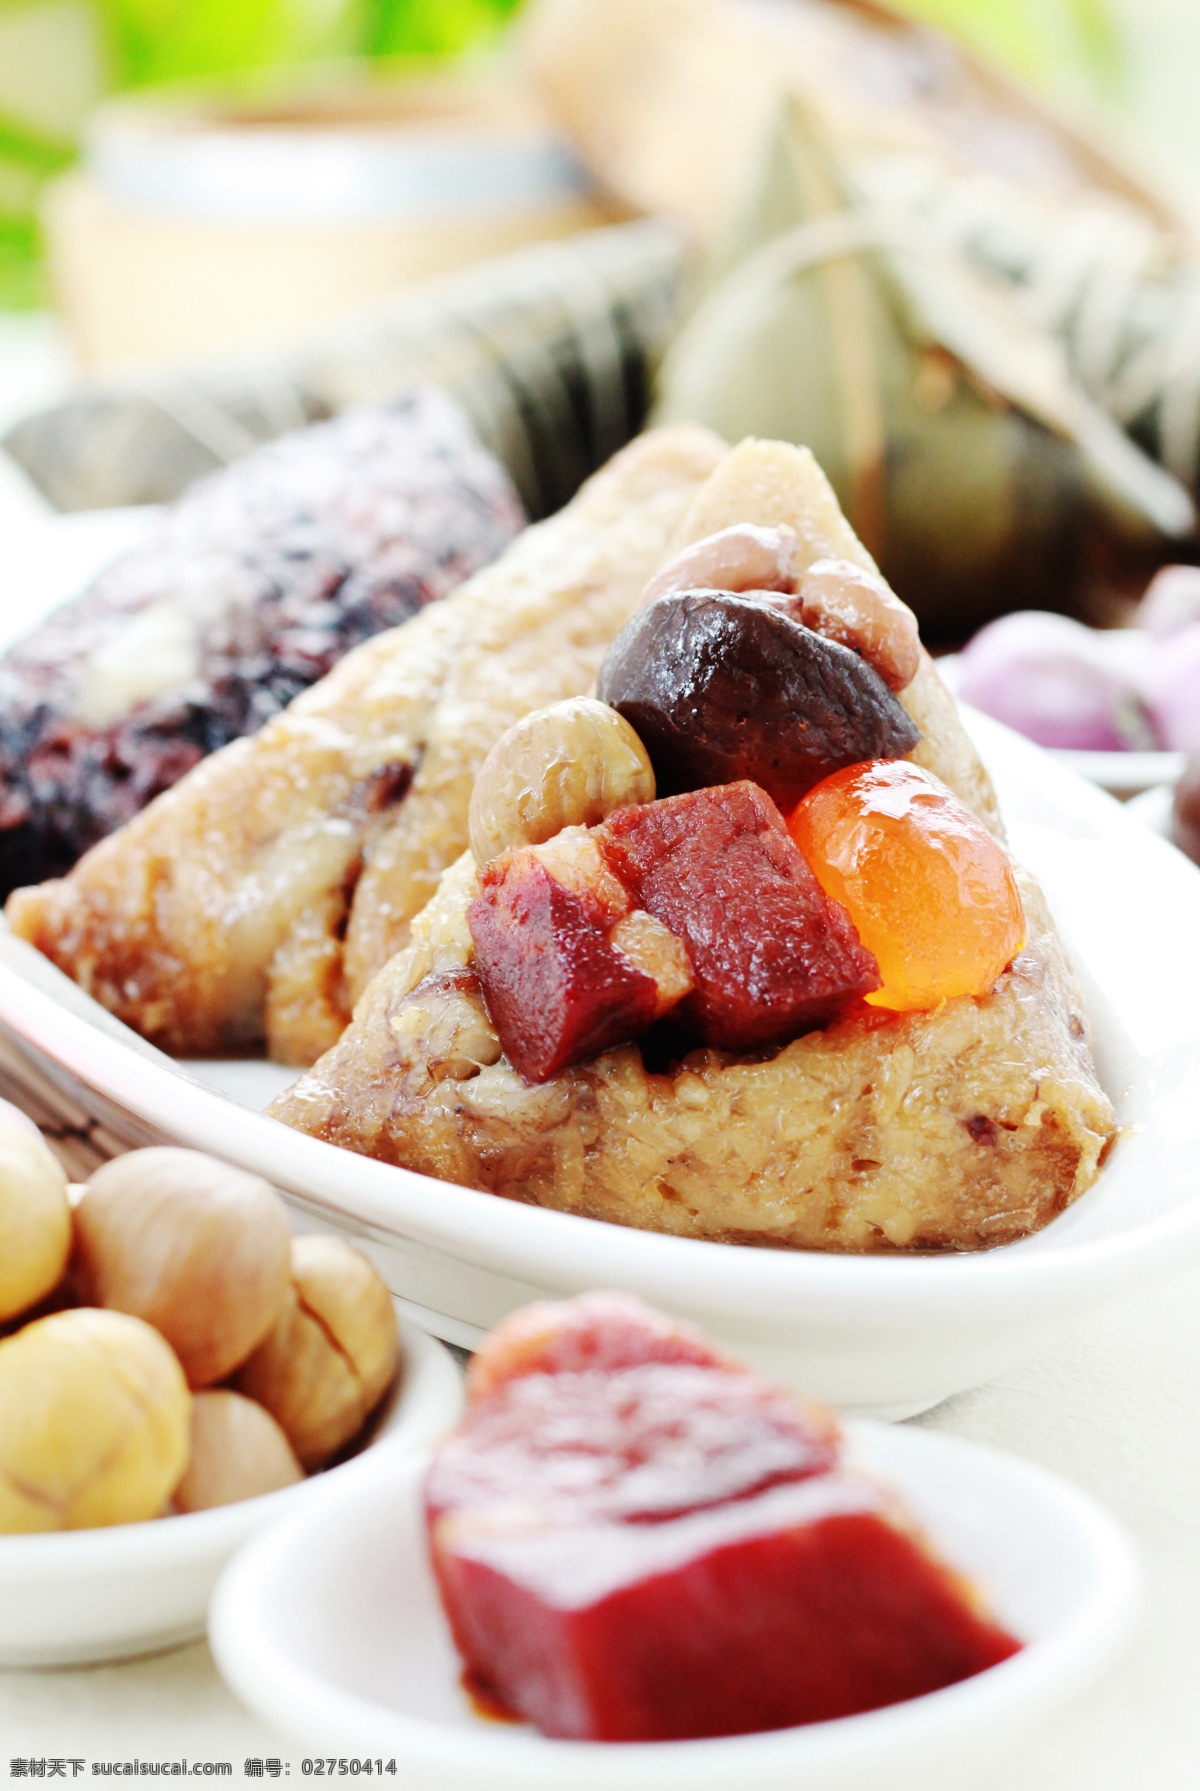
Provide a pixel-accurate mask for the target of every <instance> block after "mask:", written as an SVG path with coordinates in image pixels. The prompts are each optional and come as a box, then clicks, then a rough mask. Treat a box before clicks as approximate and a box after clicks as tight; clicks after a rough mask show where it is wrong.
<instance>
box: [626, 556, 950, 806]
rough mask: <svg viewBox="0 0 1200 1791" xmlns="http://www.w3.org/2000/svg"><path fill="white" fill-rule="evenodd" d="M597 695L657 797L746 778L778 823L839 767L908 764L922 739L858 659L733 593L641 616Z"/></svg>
mask: <svg viewBox="0 0 1200 1791" xmlns="http://www.w3.org/2000/svg"><path fill="white" fill-rule="evenodd" d="M597 694H598V695H599V697H600V699H601V701H602V702H605V703H608V704H609V705H610V706H611V707H612V708H614V709H616V710H617V711H618V713H619V714H621V715H623V716H624V717H625V719H626V720H627V721H628V722H629V723H630V724H631V726H632V727H633V728H634V729H635V731H636V732H637V734H638V736H639V737H640V739H641V740H642V742H643V743H644V745H645V747H646V750H647V752H648V753H649V754H650V759H651V762H652V763H653V766H654V775H655V779H656V783H657V789H658V793H659V795H660V796H669V795H675V794H678V793H680V792H682V791H685V790H696V789H701V788H704V787H705V786H706V785H709V784H725V783H734V782H737V781H738V780H739V779H742V778H750V779H751V780H752V781H753V782H755V783H757V784H760V785H761V786H762V787H763V789H765V790H767V791H768V792H769V794H770V795H771V796H772V797H773V798H774V800H775V801H776V802H777V803H778V804H779V806H780V808H782V809H783V810H784V811H785V812H786V811H787V810H788V809H790V808H792V807H794V806H795V804H796V803H797V802H799V800H800V798H801V797H802V796H804V795H805V794H806V793H807V792H808V791H809V790H811V789H812V787H813V786H814V784H818V783H820V781H821V779H822V778H824V777H828V776H829V775H830V774H831V773H832V772H834V771H838V770H840V769H841V768H842V766H844V765H856V764H859V763H860V762H861V761H862V760H864V759H899V758H904V757H905V756H906V755H907V754H908V753H910V752H911V751H912V749H913V747H914V746H915V745H916V744H917V741H918V740H919V739H920V737H921V734H920V729H919V728H918V727H917V725H916V723H915V722H914V721H913V719H912V717H911V716H910V715H909V714H908V712H907V710H905V709H904V707H903V706H902V704H901V703H900V702H899V701H898V700H897V698H896V697H895V696H894V695H893V693H892V691H891V690H889V688H888V686H887V685H886V684H885V682H884V680H883V679H882V678H881V677H880V676H879V673H878V672H876V671H875V670H874V669H873V668H872V667H871V666H870V665H868V664H867V662H866V660H865V659H862V658H860V656H859V655H858V654H857V653H854V652H851V651H850V649H849V648H847V647H843V646H839V645H838V643H837V642H836V641H831V640H827V639H826V638H825V637H824V636H823V635H820V634H816V633H815V632H814V631H813V630H812V629H811V628H806V627H805V626H804V625H803V623H801V622H798V621H796V620H795V619H794V618H793V617H792V616H789V615H788V614H786V612H785V611H784V610H782V609H781V608H779V607H777V606H776V605H775V604H773V603H771V602H770V601H769V600H766V599H763V598H757V597H754V596H739V595H735V594H734V593H733V592H731V591H684V592H679V593H676V594H673V595H671V596H667V597H660V598H659V599H658V600H657V601H656V602H654V603H651V604H649V605H648V606H647V607H646V608H644V609H640V610H638V611H637V612H636V613H635V614H634V616H633V617H632V618H631V619H630V621H629V622H627V623H626V625H625V627H624V628H623V629H622V630H621V632H620V634H619V635H618V636H617V638H616V640H615V641H614V642H613V644H612V646H611V647H610V648H609V650H608V652H607V654H606V655H605V659H604V663H603V665H602V666H601V668H600V677H599V681H598V684H597Z"/></svg>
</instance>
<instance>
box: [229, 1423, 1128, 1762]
mask: <svg viewBox="0 0 1200 1791" xmlns="http://www.w3.org/2000/svg"><path fill="white" fill-rule="evenodd" d="M848 1432H849V1438H850V1442H851V1446H852V1449H853V1451H854V1453H855V1455H856V1456H857V1458H858V1459H859V1460H860V1461H861V1462H863V1464H864V1465H866V1466H868V1467H870V1468H872V1469H873V1470H875V1471H876V1472H878V1473H879V1474H880V1475H882V1476H883V1477H884V1478H886V1479H887V1480H889V1481H891V1482H892V1483H893V1484H894V1485H896V1486H898V1487H899V1488H900V1490H901V1492H902V1493H903V1495H904V1497H905V1499H906V1500H907V1502H908V1503H909V1505H910V1506H911V1508H912V1509H913V1511H914V1512H915V1514H916V1516H917V1517H918V1519H919V1520H920V1521H921V1523H922V1524H923V1525H924V1527H925V1528H926V1529H927V1531H928V1533H929V1534H930V1536H931V1537H932V1538H933V1540H934V1542H935V1545H936V1546H937V1547H938V1548H939V1550H940V1551H941V1552H942V1553H943V1554H944V1555H945V1556H946V1557H947V1558H948V1559H949V1560H950V1561H951V1562H952V1564H953V1565H955V1566H956V1567H958V1568H960V1569H961V1570H962V1571H963V1572H965V1573H966V1574H968V1575H969V1577H970V1578H971V1579H972V1580H973V1581H975V1582H976V1583H977V1584H978V1585H979V1586H981V1587H982V1589H983V1590H984V1592H985V1595H986V1596H987V1597H988V1599H989V1602H990V1603H991V1605H992V1607H993V1609H994V1610H995V1612H996V1614H997V1616H998V1617H999V1619H1000V1621H1001V1622H1002V1623H1004V1624H1005V1625H1006V1626H1007V1627H1008V1628H1010V1629H1011V1630H1012V1632H1013V1634H1015V1635H1016V1636H1017V1637H1018V1638H1019V1639H1020V1640H1021V1641H1022V1642H1024V1643H1025V1644H1026V1645H1025V1647H1024V1648H1023V1649H1022V1650H1021V1652H1020V1653H1019V1654H1017V1655H1015V1656H1014V1657H1013V1658H1012V1659H1010V1660H1008V1661H1005V1662H1003V1663H1002V1664H1001V1665H999V1666H997V1667H992V1668H990V1669H989V1670H988V1671H987V1672H984V1673H981V1674H978V1675H977V1676H976V1677H975V1678H973V1679H970V1680H966V1681H964V1682H963V1683H962V1684H960V1685H956V1686H950V1687H948V1688H947V1689H946V1690H944V1691H939V1692H934V1693H932V1694H930V1695H928V1696H926V1697H922V1698H914V1699H911V1700H910V1701H909V1702H907V1703H905V1704H899V1705H894V1706H892V1707H891V1708H890V1709H887V1710H881V1711H874V1712H871V1713H870V1714H868V1715H865V1716H855V1717H846V1718H843V1719H841V1720H840V1721H837V1722H830V1723H818V1724H812V1725H810V1726H808V1727H806V1728H799V1729H784V1730H779V1731H776V1732H775V1733H773V1734H763V1735H752V1736H735V1737H729V1738H728V1739H721V1740H715V1741H692V1742H659V1743H654V1744H630V1743H625V1744H621V1745H619V1746H618V1745H613V1744H608V1745H605V1744H597V1743H581V1742H561V1741H547V1740H545V1739H543V1738H542V1737H541V1736H539V1735H537V1734H536V1733H534V1731H533V1730H531V1729H529V1728H527V1727H525V1726H520V1727H517V1726H511V1725H498V1724H496V1723H494V1722H487V1721H484V1720H482V1719H481V1718H479V1717H478V1716H476V1715H475V1714H474V1712H473V1711H472V1709H471V1706H470V1704H469V1702H468V1700H467V1698H466V1696H465V1695H464V1693H463V1691H462V1690H461V1688H460V1685H459V1681H458V1668H459V1663H458V1660H457V1656H456V1655H455V1652H454V1648H453V1645H452V1643H451V1640H450V1636H449V1632H448V1630H447V1628H446V1624H445V1620H444V1618H443V1616H442V1613H441V1608H440V1605H439V1603H438V1599H437V1593H436V1590H435V1588H434V1583H433V1578H432V1575H431V1573H430V1570H429V1566H428V1561H427V1558H426V1551H425V1539H424V1531H423V1525H422V1519H421V1512H420V1495H419V1487H420V1475H421V1471H422V1467H421V1464H419V1463H414V1462H412V1461H409V1462H407V1463H405V1464H404V1465H403V1467H400V1466H396V1467H392V1466H390V1465H389V1466H388V1467H387V1469H386V1470H385V1471H384V1472H382V1473H378V1474H375V1475H372V1476H371V1477H370V1478H369V1479H368V1478H364V1479H362V1480H360V1481H359V1482H358V1484H357V1485H356V1486H355V1487H353V1488H350V1487H347V1488H346V1489H345V1490H344V1491H342V1492H340V1493H334V1492H333V1491H332V1490H331V1492H330V1495H329V1497H328V1498H326V1499H323V1500H322V1501H321V1503H320V1504H319V1505H318V1504H314V1505H312V1506H311V1507H310V1508H309V1509H308V1510H307V1511H305V1512H304V1513H302V1514H301V1515H300V1516H299V1517H298V1518H296V1519H294V1520H293V1521H291V1522H289V1523H287V1524H283V1525H280V1526H279V1527H278V1528H277V1529H273V1530H271V1531H270V1532H269V1533H267V1534H264V1535H263V1536H261V1537H260V1538H259V1539H258V1540H257V1541H255V1542H254V1543H253V1544H251V1546H250V1547H249V1548H247V1549H246V1550H245V1551H244V1552H243V1553H242V1554H241V1555H239V1556H238V1558H237V1560H236V1561H235V1562H234V1563H233V1565H232V1566H231V1567H230V1568H229V1570H228V1571H227V1572H226V1574H225V1575H224V1576H223V1578H222V1580H221V1583H220V1585H219V1587H218V1589H217V1594H216V1597H215V1599H214V1601H213V1607H212V1612H211V1616H210V1620H209V1637H210V1641H211V1643H212V1647H213V1652H214V1653H215V1655H216V1658H217V1664H218V1666H219V1667H220V1669H221V1672H222V1673H223V1675H224V1676H225V1678H226V1679H227V1680H228V1682H229V1684H230V1685H231V1686H232V1687H233V1689H234V1691H236V1692H237V1693H238V1695H239V1696H240V1697H241V1698H242V1699H243V1701H244V1702H245V1703H247V1704H248V1705H249V1706H250V1708H251V1709H252V1710H253V1711H255V1712H256V1713H257V1714H258V1715H259V1716H261V1717H262V1718H263V1719H264V1721H266V1722H268V1723H270V1724H271V1725H272V1726H273V1727H276V1728H279V1729H281V1730H282V1731H283V1732H284V1733H286V1734H288V1735H290V1736H292V1737H294V1738H295V1740H296V1741H297V1743H299V1744H300V1745H301V1746H303V1747H309V1748H311V1749H312V1750H313V1753H314V1754H316V1753H321V1754H334V1755H337V1754H354V1755H357V1756H363V1755H367V1754H369V1755H371V1756H373V1757H382V1758H384V1759H385V1760H387V1759H392V1758H394V1759H395V1761H396V1766H397V1777H396V1782H397V1784H403V1785H405V1786H407V1787H410V1788H411V1791H562V1788H563V1787H564V1786H570V1787H571V1791H733V1788H734V1787H735V1786H736V1787H737V1791H785V1788H786V1791H799V1788H800V1787H803V1791H869V1788H877V1791H884V1788H885V1787H886V1791H936V1788H939V1787H941V1788H945V1791H963V1788H964V1787H966V1786H967V1785H969V1784H972V1783H974V1782H975V1778H976V1776H977V1775H978V1776H982V1775H983V1773H984V1771H985V1770H987V1771H994V1769H995V1766H996V1764H997V1763H998V1762H999V1761H1001V1760H1003V1759H1004V1757H1005V1756H1006V1755H1010V1754H1013V1753H1017V1752H1019V1750H1020V1749H1021V1747H1022V1746H1024V1745H1025V1744H1026V1742H1027V1740H1028V1738H1029V1736H1030V1734H1031V1733H1032V1731H1033V1730H1034V1729H1035V1728H1036V1727H1037V1726H1038V1725H1039V1724H1040V1723H1042V1722H1043V1721H1044V1720H1045V1719H1046V1718H1047V1717H1048V1716H1050V1715H1051V1713H1052V1712H1053V1711H1054V1710H1055V1709H1056V1708H1057V1707H1058V1706H1059V1705H1060V1704H1062V1703H1063V1702H1064V1701H1065V1700H1066V1699H1068V1698H1069V1697H1070V1696H1072V1694H1074V1693H1075V1692H1076V1691H1077V1690H1078V1689H1079V1687H1081V1686H1082V1685H1083V1684H1084V1683H1085V1682H1087V1681H1088V1680H1090V1679H1091V1678H1093V1677H1094V1676H1095V1675H1096V1674H1097V1673H1098V1672H1099V1671H1100V1670H1101V1669H1102V1668H1103V1667H1104V1666H1105V1665H1107V1664H1108V1662H1109V1661H1110V1660H1111V1659H1112V1658H1113V1656H1114V1654H1115V1653H1116V1651H1117V1649H1118V1647H1119V1645H1120V1643H1121V1641H1122V1640H1123V1639H1124V1637H1125V1635H1126V1633H1127V1631H1128V1628H1129V1625H1130V1621H1131V1618H1132V1615H1133V1611H1134V1608H1135V1605H1136V1597H1137V1582H1138V1573H1137V1567H1136V1564H1135V1562H1134V1559H1133V1555H1132V1551H1131V1549H1130V1547H1129V1545H1128V1543H1127V1542H1126V1541H1125V1539H1124V1537H1123V1535H1122V1533H1121V1532H1120V1530H1119V1529H1118V1528H1117V1526H1116V1525H1115V1524H1114V1523H1113V1521H1112V1520H1111V1519H1110V1518H1109V1517H1108V1516H1107V1515H1106V1514H1105V1513H1104V1512H1103V1511H1101V1510H1100V1508H1099V1507H1098V1506H1096V1505H1095V1504H1093V1502H1092V1501H1091V1500H1090V1499H1087V1498H1085V1497H1084V1496H1083V1494H1081V1493H1079V1492H1076V1491H1075V1490H1074V1489H1073V1488H1072V1487H1069V1486H1068V1485H1066V1483H1065V1482H1063V1481H1061V1480H1059V1479H1057V1478H1056V1477H1055V1476H1053V1475H1051V1474H1048V1473H1046V1471H1045V1470H1044V1469H1042V1468H1036V1467H1032V1466H1029V1465H1028V1464H1026V1463H1023V1462H1020V1461H1017V1460H1016V1459H1015V1458H1013V1457H1010V1456H1005V1455H1001V1454H998V1453H997V1452H995V1451H993V1450H990V1449H983V1448H980V1447H979V1446H978V1445H973V1444H969V1443H963V1442H960V1441H958V1440H957V1439H952V1438H949V1437H943V1436H937V1435H935V1434H933V1433H931V1432H928V1431H919V1430H906V1429H902V1428H900V1427H890V1426H884V1425H878V1424H870V1423H863V1422H861V1421H860V1422H857V1423H851V1424H850V1425H849V1426H848Z"/></svg>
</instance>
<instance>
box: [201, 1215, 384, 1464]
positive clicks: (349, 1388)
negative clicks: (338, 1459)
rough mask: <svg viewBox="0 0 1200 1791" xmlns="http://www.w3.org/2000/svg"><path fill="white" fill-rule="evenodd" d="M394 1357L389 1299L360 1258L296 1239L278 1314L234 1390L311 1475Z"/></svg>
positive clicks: (355, 1424) (352, 1424) (375, 1397)
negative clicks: (276, 1428) (274, 1423)
mask: <svg viewBox="0 0 1200 1791" xmlns="http://www.w3.org/2000/svg"><path fill="white" fill-rule="evenodd" d="M399 1358H400V1345H399V1340H398V1338H397V1335H396V1315H395V1312H394V1311H393V1309H392V1298H391V1295H390V1294H389V1293H388V1290H387V1288H386V1286H385V1285H384V1283H383V1281H382V1280H381V1278H380V1276H379V1275H378V1273H377V1272H376V1270H375V1269H374V1268H373V1267H372V1265H371V1264H370V1263H369V1262H368V1261H367V1259H366V1257H365V1256H363V1255H362V1254H361V1252H360V1251H358V1250H355V1249H353V1248H352V1246H351V1245H349V1244H347V1243H346V1242H344V1240H343V1239H341V1238H335V1237H298V1238H296V1239H295V1240H294V1242H293V1244H292V1284H291V1287H290V1289H289V1290H288V1294H287V1299H286V1302H285V1304H284V1308H283V1311H282V1313H281V1314H280V1317H279V1319H278V1321H277V1323H276V1324H275V1327H274V1329H273V1330H272V1331H271V1333H270V1335H269V1336H268V1337H267V1338H266V1339H265V1340H264V1342H263V1343H261V1344H260V1345H259V1347H258V1349H256V1350H255V1352H254V1354H253V1355H252V1356H251V1357H250V1360H249V1361H248V1362H247V1363H246V1364H245V1366H244V1367H243V1368H242V1369H241V1371H240V1373H239V1374H238V1377H237V1385H238V1388H239V1390H240V1391H241V1392H243V1393H245V1394H247V1395H248V1396H249V1397H250V1398H251V1399H256V1400H257V1401H258V1402H259V1404H260V1405H264V1406H265V1407H266V1408H267V1410H268V1411H269V1412H270V1413H271V1415H272V1416H273V1417H274V1418H276V1419H278V1421H279V1423H280V1424H281V1425H282V1426H283V1429H284V1430H285V1431H286V1432H287V1435H288V1438H289V1440H290V1441H291V1445H292V1447H293V1449H294V1450H295V1451H296V1454H297V1455H298V1456H299V1458H300V1460H301V1461H302V1462H303V1464H304V1466H305V1467H306V1468H315V1467H320V1466H321V1465H322V1463H324V1462H326V1461H328V1460H329V1458H330V1456H331V1455H334V1454H336V1452H337V1451H338V1450H339V1449H340V1448H341V1447H342V1444H343V1443H347V1442H349V1440H350V1438H351V1437H352V1436H354V1434H355V1432H356V1431H358V1430H360V1429H361V1428H362V1426H363V1424H364V1423H365V1422H366V1420H367V1418H368V1417H369V1416H370V1414H371V1412H372V1411H373V1410H374V1408H375V1407H376V1406H377V1405H378V1403H379V1401H380V1400H381V1399H382V1397H383V1395H384V1393H385V1392H386V1391H387V1389H388V1387H389V1386H390V1385H391V1382H392V1379H393V1377H394V1375H395V1373H396V1367H397V1364H398V1362H399Z"/></svg>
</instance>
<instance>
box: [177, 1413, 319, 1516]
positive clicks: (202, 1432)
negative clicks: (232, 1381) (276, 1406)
mask: <svg viewBox="0 0 1200 1791" xmlns="http://www.w3.org/2000/svg"><path fill="white" fill-rule="evenodd" d="M303 1478H304V1470H303V1468H302V1467H301V1466H300V1463H299V1462H298V1461H297V1460H296V1457H295V1455H294V1454H293V1452H292V1445H291V1444H290V1443H289V1442H288V1440H287V1438H286V1437H285V1436H284V1434H283V1431H282V1430H281V1429H280V1428H279V1425H278V1424H277V1423H276V1422H275V1420H274V1418H272V1416H271V1414H270V1412H267V1411H264V1410H263V1408H262V1406H261V1405H257V1404H256V1403H255V1402H254V1400H253V1399H244V1398H243V1397H242V1395H241V1394H240V1393H230V1392H228V1391H227V1390H226V1389H225V1388H223V1387H217V1388H214V1389H212V1390H211V1391H209V1392H206V1393H197V1394H196V1396H195V1398H194V1399H193V1400H192V1423H191V1450H190V1453H189V1455H188V1465H187V1470H186V1472H185V1473H184V1476H183V1479H182V1480H181V1481H180V1482H179V1485H178V1486H177V1487H176V1488H175V1509H176V1510H177V1511H183V1512H187V1511H209V1510H211V1509H212V1508H213V1506H215V1505H234V1504H236V1503H237V1502H238V1501H239V1500H241V1499H256V1498H258V1496H259V1494H260V1493H269V1492H278V1491H279V1489H280V1488H281V1487H284V1486H294V1485H295V1483H296V1482H297V1480H303Z"/></svg>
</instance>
